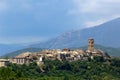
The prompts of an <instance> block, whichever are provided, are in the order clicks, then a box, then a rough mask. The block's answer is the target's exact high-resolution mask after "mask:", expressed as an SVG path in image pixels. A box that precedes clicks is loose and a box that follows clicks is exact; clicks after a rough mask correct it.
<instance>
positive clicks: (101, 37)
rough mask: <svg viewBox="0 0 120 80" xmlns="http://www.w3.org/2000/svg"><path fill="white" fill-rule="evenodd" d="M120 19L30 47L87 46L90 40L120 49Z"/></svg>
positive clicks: (65, 34)
mask: <svg viewBox="0 0 120 80" xmlns="http://www.w3.org/2000/svg"><path fill="white" fill-rule="evenodd" d="M119 34H120V18H117V19H114V20H112V21H109V22H106V23H104V24H101V25H99V26H95V27H92V28H86V29H82V30H77V31H70V32H67V33H64V34H62V35H60V36H58V37H56V38H54V39H51V40H49V41H47V42H44V43H39V44H33V45H30V46H32V47H37V48H41V47H42V48H50V49H54V48H65V47H68V48H69V47H79V46H84V45H87V40H88V39H89V38H91V37H92V38H94V39H95V44H100V45H103V46H108V47H115V48H118V47H120V35H119Z"/></svg>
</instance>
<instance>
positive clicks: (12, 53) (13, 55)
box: [1, 48, 42, 58]
mask: <svg viewBox="0 0 120 80" xmlns="http://www.w3.org/2000/svg"><path fill="white" fill-rule="evenodd" d="M41 50H42V49H41V48H25V49H21V50H17V51H14V52H11V53H8V54H5V55H3V56H1V57H2V58H3V57H9V58H11V57H15V56H17V55H19V54H21V53H23V52H40V51H41Z"/></svg>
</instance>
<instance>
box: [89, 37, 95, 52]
mask: <svg viewBox="0 0 120 80" xmlns="http://www.w3.org/2000/svg"><path fill="white" fill-rule="evenodd" d="M88 50H89V51H90V52H93V51H94V39H92V38H91V39H88Z"/></svg>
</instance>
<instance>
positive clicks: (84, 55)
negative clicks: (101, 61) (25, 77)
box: [0, 39, 105, 67]
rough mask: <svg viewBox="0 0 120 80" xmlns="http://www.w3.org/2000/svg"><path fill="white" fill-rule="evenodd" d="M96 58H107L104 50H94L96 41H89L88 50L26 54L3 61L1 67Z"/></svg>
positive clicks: (46, 51) (0, 63)
mask: <svg viewBox="0 0 120 80" xmlns="http://www.w3.org/2000/svg"><path fill="white" fill-rule="evenodd" d="M94 56H105V55H104V52H103V51H102V50H96V49H94V39H89V40H88V49H87V50H82V49H76V50H70V49H68V48H65V49H62V50H60V49H55V50H43V51H41V52H34V53H32V52H25V53H21V54H20V55H18V56H16V57H13V58H10V59H3V60H2V59H1V60H0V67H2V66H6V65H7V64H8V63H14V64H29V63H33V62H36V63H37V64H38V65H39V64H41V63H42V62H43V60H44V59H46V60H56V59H57V60H60V61H64V60H66V61H70V62H71V61H75V60H87V59H88V58H91V59H94Z"/></svg>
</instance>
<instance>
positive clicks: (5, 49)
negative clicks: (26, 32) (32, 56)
mask: <svg viewBox="0 0 120 80" xmlns="http://www.w3.org/2000/svg"><path fill="white" fill-rule="evenodd" d="M25 47H26V46H23V45H19V44H0V56H2V55H4V54H5V53H9V52H13V51H16V50H19V49H23V48H25Z"/></svg>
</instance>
